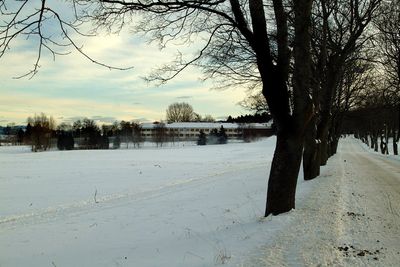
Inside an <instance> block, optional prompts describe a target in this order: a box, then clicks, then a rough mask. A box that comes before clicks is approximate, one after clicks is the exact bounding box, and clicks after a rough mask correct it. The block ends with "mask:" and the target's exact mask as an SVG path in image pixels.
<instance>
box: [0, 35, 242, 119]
mask: <svg viewBox="0 0 400 267" xmlns="http://www.w3.org/2000/svg"><path fill="white" fill-rule="evenodd" d="M72 37H73V38H74V40H75V41H76V42H77V43H78V44H79V45H82V48H83V50H84V51H85V53H87V54H88V55H90V56H91V57H92V58H94V59H95V60H97V61H99V62H102V63H105V64H108V65H111V66H116V67H133V68H132V69H129V70H124V71H120V70H109V69H108V68H105V67H102V66H98V65H96V64H94V63H92V62H90V61H89V60H87V59H86V58H84V57H83V56H82V55H80V54H79V53H78V52H77V51H74V50H73V49H71V48H70V49H68V50H65V51H68V52H71V53H70V54H69V55H65V56H56V58H55V59H53V57H52V55H51V54H50V53H48V52H46V51H43V54H42V57H41V61H40V70H39V72H38V73H37V74H36V75H35V76H33V77H32V78H30V77H25V78H20V79H15V77H18V76H20V75H23V74H25V73H27V72H29V71H30V70H31V69H32V67H33V64H34V63H35V61H36V57H37V47H38V46H37V40H35V39H34V38H31V39H28V40H26V39H25V38H18V39H15V40H14V41H13V42H12V43H11V46H10V49H9V50H8V51H7V52H6V54H5V55H3V57H2V58H0V125H3V126H4V125H7V124H9V123H16V124H26V119H27V118H28V117H29V116H33V115H34V114H39V113H42V112H43V113H45V114H46V115H51V116H53V117H54V118H55V119H56V121H57V122H58V123H61V122H73V121H75V120H77V119H80V118H83V117H87V118H91V119H95V120H96V121H98V122H99V123H112V122H113V121H115V120H139V121H160V120H164V119H165V110H166V109H167V107H168V105H169V104H171V103H174V102H187V103H189V104H191V105H192V106H193V108H194V111H195V112H196V113H198V114H200V115H205V114H210V115H212V116H213V117H214V118H217V119H219V118H225V117H227V116H228V115H232V116H238V115H241V114H245V113H246V111H245V110H243V108H241V107H240V106H239V105H238V104H237V103H238V102H239V101H241V100H242V99H243V98H244V97H245V95H246V90H245V89H244V88H243V89H237V88H236V89H226V90H215V89H212V88H213V87H214V85H215V84H213V82H212V81H205V82H203V81H201V77H202V75H201V72H200V70H199V69H197V68H195V67H191V68H189V69H187V70H185V71H184V72H182V73H181V74H180V75H179V76H178V77H176V78H175V79H174V80H172V81H170V82H168V83H167V84H165V85H162V86H158V85H157V84H155V83H148V82H146V81H145V80H144V79H143V77H145V76H148V75H149V74H150V73H151V71H152V70H154V69H156V68H157V67H160V66H162V65H163V64H165V63H168V62H170V61H171V60H172V59H174V57H175V55H176V53H177V52H178V50H179V51H183V53H184V55H186V56H190V55H191V54H194V53H195V52H197V51H198V48H196V47H194V48H192V49H189V48H188V47H182V46H179V45H177V44H174V43H171V44H170V45H169V46H168V47H167V48H165V49H163V50H160V49H159V48H158V46H157V44H148V42H147V40H146V39H145V38H144V37H143V36H138V35H135V34H133V33H132V31H130V30H129V29H127V30H124V31H122V32H121V33H119V34H118V35H117V34H115V35H110V34H100V35H98V36H95V37H83V36H78V35H72Z"/></svg>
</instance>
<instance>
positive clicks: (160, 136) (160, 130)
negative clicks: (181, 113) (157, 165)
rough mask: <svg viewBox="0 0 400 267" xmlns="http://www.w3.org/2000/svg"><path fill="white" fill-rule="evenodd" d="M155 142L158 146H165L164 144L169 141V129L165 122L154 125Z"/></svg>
mask: <svg viewBox="0 0 400 267" xmlns="http://www.w3.org/2000/svg"><path fill="white" fill-rule="evenodd" d="M153 138H154V142H155V143H156V144H157V147H158V146H161V147H162V146H163V144H164V143H165V142H166V141H167V138H168V131H167V127H165V123H163V122H159V123H157V124H155V125H154V136H153Z"/></svg>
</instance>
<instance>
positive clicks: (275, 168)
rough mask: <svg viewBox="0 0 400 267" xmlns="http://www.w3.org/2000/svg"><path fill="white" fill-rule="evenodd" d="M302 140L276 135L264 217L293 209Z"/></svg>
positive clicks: (283, 134) (284, 134)
mask: <svg viewBox="0 0 400 267" xmlns="http://www.w3.org/2000/svg"><path fill="white" fill-rule="evenodd" d="M302 151H303V140H302V139H301V138H299V137H298V136H296V134H291V135H290V136H288V135H287V134H286V133H280V134H278V135H277V142H276V147H275V153H274V158H273V160H272V165H271V172H270V175H269V180H268V193H267V205H266V210H265V216H268V215H269V214H273V215H277V214H280V213H283V212H288V211H290V210H291V209H294V208H295V196H296V185H297V176H298V173H299V170H300V163H301V156H302Z"/></svg>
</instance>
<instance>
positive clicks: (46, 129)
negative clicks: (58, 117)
mask: <svg viewBox="0 0 400 267" xmlns="http://www.w3.org/2000/svg"><path fill="white" fill-rule="evenodd" d="M28 124H30V125H32V130H31V136H30V137H31V146H32V151H34V152H38V151H46V150H47V149H49V148H50V147H51V137H52V132H53V131H54V130H55V129H56V123H55V121H54V119H53V117H51V116H50V117H47V116H46V114H44V113H41V114H40V115H36V114H35V115H34V116H33V117H29V118H28Z"/></svg>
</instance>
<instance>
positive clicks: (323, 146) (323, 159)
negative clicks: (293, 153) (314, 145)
mask: <svg viewBox="0 0 400 267" xmlns="http://www.w3.org/2000/svg"><path fill="white" fill-rule="evenodd" d="M321 131H322V132H321V135H320V136H319V137H318V139H319V140H320V142H321V143H320V146H319V147H320V165H321V166H325V165H326V163H327V162H328V157H329V152H328V151H329V149H328V131H329V129H328V127H324V128H323V129H322V130H321Z"/></svg>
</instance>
